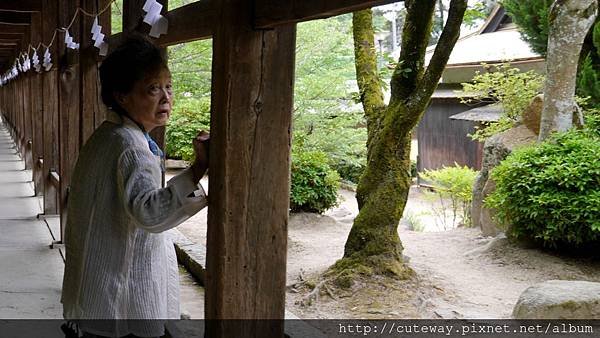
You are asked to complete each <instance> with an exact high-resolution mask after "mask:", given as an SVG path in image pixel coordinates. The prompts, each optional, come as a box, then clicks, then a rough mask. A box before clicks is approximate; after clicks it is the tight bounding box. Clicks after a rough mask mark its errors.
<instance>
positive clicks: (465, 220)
mask: <svg viewBox="0 0 600 338" xmlns="http://www.w3.org/2000/svg"><path fill="white" fill-rule="evenodd" d="M475 176H477V171H475V170H473V169H471V168H469V167H467V166H464V167H461V166H459V165H458V164H455V165H454V166H453V167H443V168H442V169H438V170H425V172H423V173H421V178H422V179H424V180H425V181H428V183H429V184H431V185H432V186H433V188H434V192H435V195H436V196H437V197H438V198H439V201H440V206H439V208H438V207H434V208H433V209H432V211H433V212H434V213H436V214H437V215H438V217H439V218H440V219H441V220H442V224H443V227H444V229H450V228H453V227H455V226H456V225H457V220H458V218H459V217H460V219H461V220H462V224H463V225H465V226H470V225H471V217H470V214H469V212H470V210H471V208H470V205H471V199H472V195H473V193H472V191H473V183H474V182H475ZM447 200H449V202H448V201H447ZM447 211H450V212H451V216H452V224H447V222H446V213H447Z"/></svg>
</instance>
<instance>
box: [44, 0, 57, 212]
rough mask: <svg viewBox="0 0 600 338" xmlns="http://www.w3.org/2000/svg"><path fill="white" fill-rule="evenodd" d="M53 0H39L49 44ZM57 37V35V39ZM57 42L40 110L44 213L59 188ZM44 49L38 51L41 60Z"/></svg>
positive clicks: (51, 206) (52, 49) (53, 24)
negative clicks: (54, 178) (53, 178)
mask: <svg viewBox="0 0 600 338" xmlns="http://www.w3.org/2000/svg"><path fill="white" fill-rule="evenodd" d="M57 5H58V4H57V2H56V0H43V1H42V13H43V15H42V37H43V41H44V43H45V44H48V43H50V40H51V39H52V35H53V34H54V30H55V29H56V27H58V6H57ZM58 39H60V37H57V38H56V40H58ZM58 44H59V43H58V41H55V42H54V44H53V45H52V46H51V47H50V53H51V54H52V63H53V66H52V69H50V71H48V72H46V71H44V72H43V75H42V94H43V95H42V109H43V115H44V128H43V135H44V136H43V138H44V166H43V178H44V186H45V188H46V189H45V190H44V214H45V215H56V214H57V213H58V212H59V210H58V198H59V197H58V190H57V188H56V187H55V186H54V185H53V184H52V181H51V179H50V171H52V170H54V171H58V169H59V147H58V144H59V139H58V134H59V128H58V66H57V64H58V48H57V46H58ZM44 52H45V48H41V50H40V55H39V57H40V62H41V61H42V60H43V54H44Z"/></svg>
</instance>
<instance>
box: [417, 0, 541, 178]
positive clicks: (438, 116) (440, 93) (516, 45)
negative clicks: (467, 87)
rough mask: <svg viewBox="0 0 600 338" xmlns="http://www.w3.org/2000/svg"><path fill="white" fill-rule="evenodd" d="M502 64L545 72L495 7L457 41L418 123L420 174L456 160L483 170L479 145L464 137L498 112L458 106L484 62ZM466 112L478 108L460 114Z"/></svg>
mask: <svg viewBox="0 0 600 338" xmlns="http://www.w3.org/2000/svg"><path fill="white" fill-rule="evenodd" d="M431 53H432V52H430V53H429V55H431ZM506 61H508V62H510V64H511V66H513V67H516V68H519V69H521V70H522V71H529V70H535V71H537V72H539V73H541V74H543V73H544V71H545V64H544V59H543V58H542V57H541V56H539V55H538V54H536V53H534V52H533V51H532V50H531V49H530V47H529V45H527V43H526V42H525V41H524V40H523V39H522V38H521V36H520V33H519V32H518V30H517V27H516V26H515V24H514V23H512V21H511V18H510V17H509V16H508V15H507V14H506V12H505V10H504V9H503V8H502V7H500V6H498V7H496V8H495V9H494V10H493V12H492V14H491V15H490V17H489V18H488V19H487V21H486V22H485V23H484V25H483V26H482V27H481V28H480V29H479V30H478V31H477V32H475V33H473V34H470V35H468V36H465V37H464V38H461V39H459V40H458V42H457V43H456V46H455V47H454V49H453V51H452V54H451V55H450V59H449V60H448V64H447V66H446V69H445V71H444V74H443V75H442V80H441V83H440V85H439V86H438V89H437V90H436V91H435V92H434V94H433V96H432V97H431V103H430V105H429V107H428V108H427V110H426V112H425V114H424V116H423V119H422V120H421V121H420V122H419V125H418V133H417V135H418V136H417V139H418V148H419V149H418V154H419V155H418V161H417V169H418V171H423V170H425V169H438V168H441V167H442V166H452V165H454V163H455V162H456V163H458V164H459V165H467V166H469V167H471V168H473V169H477V170H478V169H480V168H481V160H482V150H483V144H481V143H479V142H475V141H473V140H471V139H470V138H469V137H468V136H467V135H468V134H471V133H473V132H474V131H475V129H474V128H475V126H478V125H480V124H481V123H482V122H484V121H491V120H493V119H494V118H497V117H498V115H499V110H498V109H495V108H497V107H492V108H486V109H478V108H479V107H478V106H469V105H466V104H463V103H461V102H460V101H461V100H460V96H462V95H464V94H462V93H460V91H461V90H462V86H461V83H464V82H469V81H471V80H472V79H473V76H474V75H475V74H476V72H482V73H483V72H485V71H486V69H485V68H484V67H483V66H482V63H486V64H487V65H490V66H493V65H498V64H500V63H503V62H506ZM470 109H478V110H476V111H474V112H472V113H470V114H469V113H467V114H461V113H465V112H467V111H468V110H470ZM457 114H460V115H457Z"/></svg>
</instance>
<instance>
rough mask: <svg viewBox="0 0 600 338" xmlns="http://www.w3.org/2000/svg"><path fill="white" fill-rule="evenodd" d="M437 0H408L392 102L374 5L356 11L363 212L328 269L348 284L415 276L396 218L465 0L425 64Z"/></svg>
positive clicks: (457, 0) (455, 1)
mask: <svg viewBox="0 0 600 338" xmlns="http://www.w3.org/2000/svg"><path fill="white" fill-rule="evenodd" d="M435 2H436V1H435V0H420V1H405V5H406V7H407V15H406V21H405V24H404V28H403V34H402V47H401V55H400V59H399V62H398V65H397V67H396V69H395V71H394V74H393V76H392V80H391V90H392V93H391V95H392V96H391V99H390V103H389V105H387V106H386V105H385V103H384V101H383V93H382V89H381V86H380V83H381V80H380V79H379V77H378V73H377V58H376V52H375V48H374V42H373V24H372V14H371V10H364V11H359V12H355V13H354V16H353V25H354V27H353V32H354V48H355V62H356V73H357V80H358V85H359V89H360V97H361V102H362V105H363V108H364V111H365V116H366V118H367V129H368V135H369V137H368V140H367V167H366V170H365V172H364V174H363V176H362V177H361V179H360V181H359V184H358V187H357V191H356V199H357V201H358V207H359V213H358V216H357V217H356V219H355V220H354V224H353V225H352V230H351V231H350V234H349V236H348V240H347V242H346V246H345V250H344V257H343V258H342V259H341V260H339V261H338V262H337V263H336V264H335V265H333V266H332V267H331V268H330V270H329V271H328V273H327V274H326V275H327V276H330V278H332V279H333V281H334V283H335V284H336V285H337V286H339V287H349V286H351V285H352V281H353V280H354V279H355V278H358V277H359V276H363V275H373V274H380V275H387V276H393V277H396V278H403V279H404V278H409V277H410V276H412V275H413V274H414V273H413V272H412V270H411V269H410V268H409V267H408V266H406V265H405V263H404V261H403V259H402V250H403V247H402V242H401V241H400V238H399V236H398V223H399V221H400V218H401V217H402V213H403V211H404V207H405V206H406V201H407V199H408V192H409V189H410V182H411V181H410V141H411V132H412V130H413V128H414V127H415V126H416V125H417V123H418V122H419V120H420V118H421V117H422V115H423V113H424V111H425V108H426V107H427V105H428V103H429V100H430V98H431V95H432V94H433V91H434V90H435V88H436V86H437V83H438V81H439V79H440V77H441V74H442V72H443V70H444V68H445V66H446V63H447V61H448V58H449V56H450V52H451V50H452V47H453V46H454V44H455V43H456V40H457V39H458V36H459V33H460V26H461V23H462V19H463V15H464V12H465V10H466V8H467V1H466V0H452V1H451V3H450V8H449V13H448V20H447V23H446V26H445V27H444V31H443V32H442V35H441V37H440V40H439V42H438V47H437V48H436V51H435V53H434V55H433V57H432V59H431V61H430V64H429V66H428V67H427V68H425V52H426V49H427V43H428V41H429V38H430V34H431V29H432V25H433V17H434V11H435Z"/></svg>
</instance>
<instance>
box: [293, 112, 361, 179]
mask: <svg viewBox="0 0 600 338" xmlns="http://www.w3.org/2000/svg"><path fill="white" fill-rule="evenodd" d="M338 109H339V108H338ZM364 123H365V121H364V116H363V114H362V112H344V111H339V110H335V109H331V110H328V111H327V112H322V113H309V112H305V113H296V114H295V115H294V138H293V148H294V150H295V151H322V152H324V153H326V154H327V158H328V162H329V165H330V166H331V167H332V168H334V169H335V170H336V171H337V172H338V173H339V174H340V176H341V177H342V178H343V179H344V180H346V181H349V182H352V183H358V179H359V178H360V176H361V175H362V172H363V171H364V169H365V166H366V158H367V156H366V153H367V146H366V144H367V130H366V128H365V127H364Z"/></svg>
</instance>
